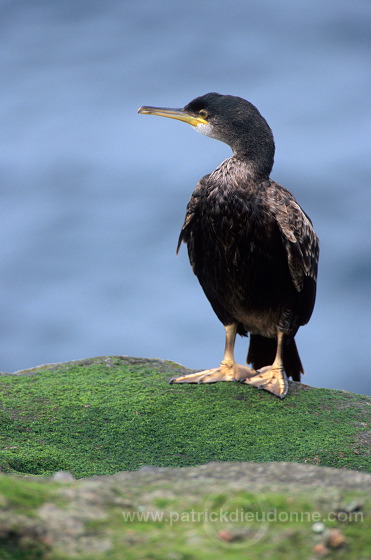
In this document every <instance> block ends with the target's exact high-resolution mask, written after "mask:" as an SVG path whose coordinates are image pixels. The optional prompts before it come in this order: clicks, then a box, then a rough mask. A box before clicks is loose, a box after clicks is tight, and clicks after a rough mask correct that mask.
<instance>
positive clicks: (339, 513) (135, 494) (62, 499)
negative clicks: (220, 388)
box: [0, 462, 371, 560]
mask: <svg viewBox="0 0 371 560" xmlns="http://www.w3.org/2000/svg"><path fill="white" fill-rule="evenodd" d="M57 478H58V480H60V482H56V479H57ZM70 479H71V476H67V475H63V473H58V475H57V476H56V477H54V480H53V479H52V480H50V479H43V478H41V477H39V478H37V479H29V478H16V477H14V476H9V475H1V476H0V505H1V507H0V558H1V559H2V560H93V559H94V560H123V559H124V558H125V560H167V559H168V560H216V559H224V558H227V559H234V560H245V559H246V558H249V559H250V560H272V559H273V560H276V559H283V558H284V559H285V560H297V559H298V558H300V559H304V560H315V559H318V558H322V557H324V555H325V557H326V559H336V560H368V559H369V557H370V552H371V548H370V541H369V533H368V531H367V527H368V526H369V525H368V524H369V523H370V520H371V516H370V510H371V498H370V493H371V492H370V491H371V475H370V474H366V473H361V472H357V471H348V470H347V469H340V470H338V469H330V468H325V467H317V466H314V465H302V464H295V463H244V462H240V463H238V462H237V463H228V462H224V463H209V464H207V465H202V466H198V467H188V468H173V469H172V468H159V467H143V468H142V469H140V470H139V471H134V472H123V473H118V474H116V475H112V476H100V477H95V478H93V479H80V480H76V481H71V480H70Z"/></svg>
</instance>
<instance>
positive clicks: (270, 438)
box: [0, 357, 371, 477]
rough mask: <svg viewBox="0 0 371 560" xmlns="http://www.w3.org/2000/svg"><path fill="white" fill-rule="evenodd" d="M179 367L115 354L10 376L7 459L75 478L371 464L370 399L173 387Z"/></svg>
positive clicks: (4, 426)
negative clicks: (227, 467)
mask: <svg viewBox="0 0 371 560" xmlns="http://www.w3.org/2000/svg"><path fill="white" fill-rule="evenodd" d="M179 371H181V372H182V369H181V368H180V366H177V365H175V364H172V363H170V362H160V361H155V360H153V361H150V360H149V361H146V360H140V359H138V360H135V359H130V358H121V357H112V358H97V359H91V360H84V361H79V362H71V363H67V364H61V365H57V366H53V365H52V366H44V367H42V368H35V370H30V371H28V372H24V373H23V374H22V375H14V374H9V375H2V376H1V377H0V394H1V407H0V443H1V451H0V464H1V465H2V466H3V469H5V470H7V471H8V472H18V473H28V474H33V475H40V474H51V473H53V472H55V471H57V470H68V471H71V472H72V473H73V474H74V475H75V476H76V477H85V476H91V475H95V474H108V473H114V472H117V471H120V470H134V469H137V468H139V467H140V466H142V465H148V464H149V465H157V466H188V465H196V464H202V463H206V462H209V461H213V460H217V461H259V462H260V461H297V462H308V463H315V464H319V465H322V466H332V467H347V468H351V469H359V470H370V466H371V465H370V456H369V455H367V452H366V450H365V447H364V446H362V445H361V444H360V443H359V436H360V434H361V433H362V432H364V431H365V430H366V427H365V423H366V422H367V421H368V420H369V417H370V412H367V409H370V407H369V406H368V405H369V403H370V398H369V397H366V396H360V395H355V394H351V393H347V392H343V391H334V390H328V389H314V388H306V387H305V386H298V385H295V384H291V390H290V393H289V394H288V396H287V397H286V398H285V399H284V400H283V401H280V400H279V399H277V398H275V397H274V396H272V395H270V394H268V393H266V392H264V391H258V390H256V389H255V388H253V387H249V386H247V385H240V384H238V383H216V384H210V385H169V384H168V382H167V381H168V379H169V377H170V376H172V375H174V374H176V373H177V372H179ZM367 414H368V416H367Z"/></svg>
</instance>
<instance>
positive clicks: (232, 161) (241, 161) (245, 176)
mask: <svg viewBox="0 0 371 560" xmlns="http://www.w3.org/2000/svg"><path fill="white" fill-rule="evenodd" d="M268 176H269V174H268V175H266V174H265V173H262V172H260V171H259V169H257V168H256V166H255V165H254V162H253V161H251V160H249V159H248V158H246V157H241V156H240V155H239V154H234V155H232V156H231V157H229V158H228V159H226V160H224V161H223V162H222V163H221V164H220V165H218V167H217V168H216V169H215V171H213V172H212V173H211V176H210V178H212V179H213V180H214V181H215V183H216V184H218V185H228V186H229V187H231V186H233V185H234V186H236V187H242V188H244V186H245V185H251V184H254V183H260V182H261V181H264V180H265V179H267V178H268Z"/></svg>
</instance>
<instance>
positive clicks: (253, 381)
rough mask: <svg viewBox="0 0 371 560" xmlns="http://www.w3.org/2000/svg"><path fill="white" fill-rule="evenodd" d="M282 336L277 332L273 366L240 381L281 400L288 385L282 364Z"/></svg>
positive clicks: (261, 369)
mask: <svg viewBox="0 0 371 560" xmlns="http://www.w3.org/2000/svg"><path fill="white" fill-rule="evenodd" d="M284 336H285V335H284V334H283V333H282V332H281V331H277V352H276V357H275V359H274V362H273V364H272V365H271V366H266V367H263V368H260V369H259V370H258V372H257V375H255V376H254V377H250V378H247V379H245V380H243V381H242V383H248V384H249V385H254V386H255V387H258V388H259V389H265V390H266V391H269V392H270V393H273V394H274V395H276V396H277V397H280V398H281V399H283V398H284V397H285V396H286V394H287V390H288V388H289V383H288V380H287V376H286V373H285V370H284V369H283V362H282V347H283V338H284Z"/></svg>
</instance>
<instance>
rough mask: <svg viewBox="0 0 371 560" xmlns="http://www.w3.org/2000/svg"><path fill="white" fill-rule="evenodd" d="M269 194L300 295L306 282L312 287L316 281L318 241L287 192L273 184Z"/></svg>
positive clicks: (298, 207) (306, 219)
mask: <svg viewBox="0 0 371 560" xmlns="http://www.w3.org/2000/svg"><path fill="white" fill-rule="evenodd" d="M268 193H269V198H270V203H271V204H270V208H271V209H273V213H274V215H275V219H276V222H277V225H278V228H279V230H280V232H281V235H282V238H283V242H284V245H285V248H286V252H287V258H288V265H289V270H290V274H291V278H292V281H293V283H294V286H295V288H296V289H297V291H298V292H301V291H302V290H303V287H304V284H305V281H306V279H308V278H310V279H312V281H313V282H314V285H315V282H316V279H317V267H318V256H319V242H318V237H317V235H316V234H315V232H314V229H313V226H312V222H311V220H310V218H309V217H308V216H307V215H306V214H305V212H304V211H303V210H302V209H301V207H300V206H299V204H298V203H297V202H296V200H295V199H294V197H293V196H292V194H291V193H290V192H289V191H288V190H287V189H285V188H284V187H282V186H281V185H278V184H277V183H274V182H273V181H272V182H271V184H270V187H269V189H268ZM313 303H314V302H313Z"/></svg>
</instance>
